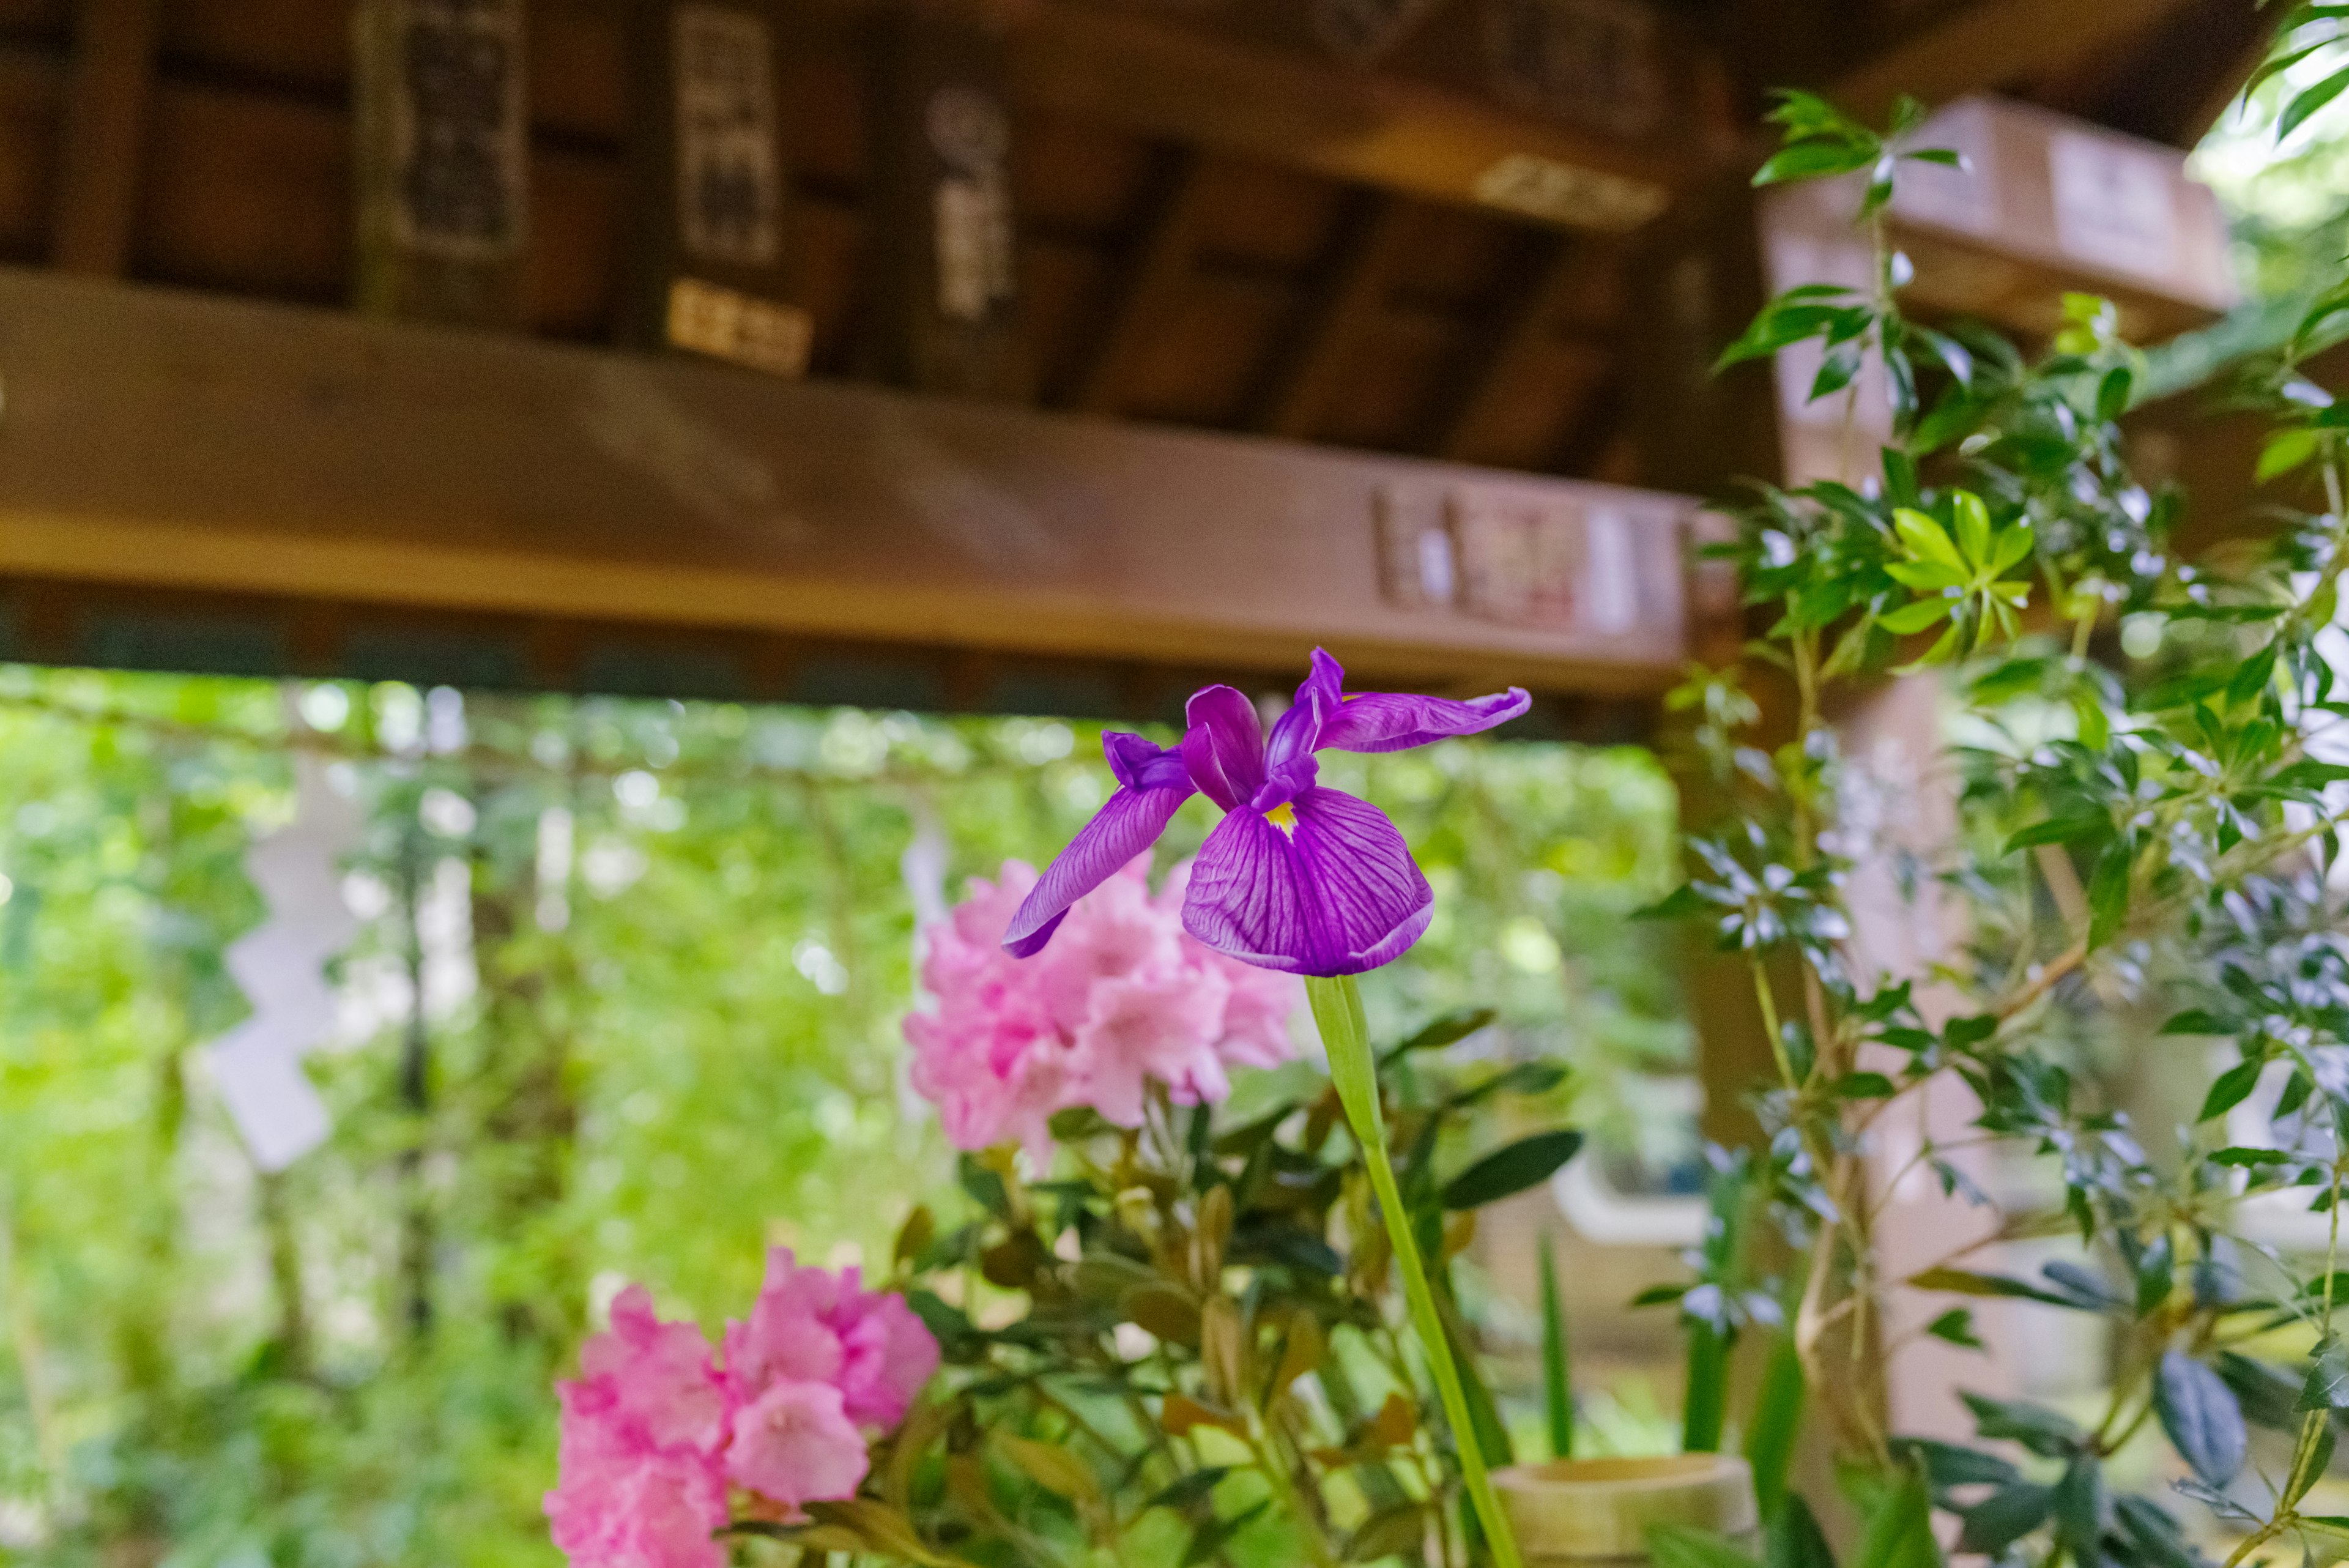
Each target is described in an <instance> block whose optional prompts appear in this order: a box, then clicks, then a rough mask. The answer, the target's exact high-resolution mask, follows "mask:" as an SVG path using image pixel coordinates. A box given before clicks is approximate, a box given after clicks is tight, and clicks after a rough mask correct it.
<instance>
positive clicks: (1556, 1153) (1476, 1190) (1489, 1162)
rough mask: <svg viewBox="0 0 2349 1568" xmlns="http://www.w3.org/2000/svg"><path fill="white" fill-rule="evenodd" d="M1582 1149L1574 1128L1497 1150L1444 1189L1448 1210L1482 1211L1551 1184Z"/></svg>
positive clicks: (1529, 1138)
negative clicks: (1537, 1187) (1559, 1168)
mask: <svg viewBox="0 0 2349 1568" xmlns="http://www.w3.org/2000/svg"><path fill="white" fill-rule="evenodd" d="M1580 1147H1582V1135H1581V1134H1580V1133H1579V1132H1577V1131H1575V1130H1574V1129H1572V1128H1570V1127H1558V1128H1556V1129H1553V1130H1552V1131H1549V1132H1545V1133H1536V1134H1534V1136H1533V1137H1527V1138H1520V1139H1518V1140H1517V1141H1516V1143H1513V1144H1510V1145H1508V1146H1507V1147H1504V1148H1498V1149H1495V1150H1494V1151H1493V1152H1492V1153H1491V1154H1488V1155H1486V1156H1485V1158H1482V1159H1480V1160H1478V1161H1477V1162H1476V1163H1475V1164H1474V1165H1472V1166H1470V1167H1469V1168H1467V1169H1465V1170H1464V1171H1462V1172H1461V1173H1460V1174H1459V1175H1457V1176H1455V1177H1454V1178H1453V1179H1451V1180H1450V1181H1448V1182H1446V1183H1445V1184H1444V1194H1443V1197H1444V1207H1445V1208H1446V1209H1479V1208H1482V1207H1483V1206H1484V1205H1485V1204H1487V1203H1492V1202H1495V1201H1497V1200H1499V1199H1504V1198H1506V1197H1508V1196H1510V1195H1511V1194H1512V1193H1517V1192H1523V1191H1524V1190H1525V1189H1526V1188H1528V1187H1533V1186H1536V1185H1537V1184H1539V1183H1541V1182H1544V1181H1547V1180H1548V1179H1550V1177H1551V1175H1552V1174H1553V1173H1554V1172H1556V1171H1557V1168H1558V1167H1560V1166H1562V1165H1564V1164H1565V1163H1566V1162H1567V1161H1568V1160H1569V1159H1572V1158H1574V1156H1575V1151H1576V1150H1578V1149H1579V1148H1580Z"/></svg>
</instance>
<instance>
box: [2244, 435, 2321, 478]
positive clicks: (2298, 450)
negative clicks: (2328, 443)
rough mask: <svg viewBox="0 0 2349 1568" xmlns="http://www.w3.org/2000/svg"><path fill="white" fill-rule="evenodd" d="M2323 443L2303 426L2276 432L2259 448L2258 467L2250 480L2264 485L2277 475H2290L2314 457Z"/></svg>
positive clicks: (2319, 437)
mask: <svg viewBox="0 0 2349 1568" xmlns="http://www.w3.org/2000/svg"><path fill="white" fill-rule="evenodd" d="M2322 444H2323V437H2321V436H2319V435H2318V434H2317V433H2316V431H2313V430H2310V429H2308V428H2307V427H2305V426H2295V427H2293V428H2292V429H2289V430H2281V431H2276V432H2275V433H2274V434H2273V435H2271V436H2270V437H2268V439H2267V444H2265V445H2264V446H2262V447H2261V448H2260V462H2259V467H2258V468H2257V469H2256V470H2254V471H2253V472H2252V479H2253V480H2254V482H2256V483H2261V484H2265V483H2267V482H2268V481H2269V480H2271V479H2273V478H2275V477H2277V476H2278V475H2279V474H2285V473H2290V472H2292V470H2293V469H2295V468H2299V467H2301V466H2302V465H2303V464H2305V463H2306V462H2308V461H2309V460H2310V459H2311V458H2313V457H2314V456H2315V455H2316V452H2317V448H2318V447H2319V446H2321V445H2322Z"/></svg>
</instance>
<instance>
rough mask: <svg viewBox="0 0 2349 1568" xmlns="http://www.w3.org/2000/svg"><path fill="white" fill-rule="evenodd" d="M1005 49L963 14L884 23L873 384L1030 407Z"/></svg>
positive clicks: (876, 56)
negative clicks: (1026, 403) (879, 381)
mask: <svg viewBox="0 0 2349 1568" xmlns="http://www.w3.org/2000/svg"><path fill="white" fill-rule="evenodd" d="M1004 42H1005V41H1004V38H1003V36H1002V35H1001V33H1000V32H999V30H998V29H997V28H996V27H994V26H989V25H988V24H987V23H986V22H984V21H981V20H978V19H976V18H974V17H972V16H968V15H967V14H964V13H962V12H960V11H948V10H946V9H943V8H941V9H936V10H933V9H930V8H927V7H918V8H917V7H912V6H908V7H905V8H902V9H898V10H894V11H892V12H890V13H889V14H888V15H886V16H884V17H882V18H879V19H877V21H876V23H875V26H874V31H873V33H872V34H871V36H870V47H871V49H872V55H871V65H872V72H873V75H872V92H871V105H872V112H871V122H870V127H869V135H868V139H867V145H868V146H869V148H870V150H871V153H870V155H871V158H872V170H873V185H872V196H871V205H870V214H871V222H870V224H869V225H868V234H867V243H866V255H867V265H868V266H869V268H870V270H871V272H872V274H873V276H874V321H873V332H872V335H871V339H870V341H869V343H868V346H867V347H868V354H869V365H868V368H869V369H870V370H871V372H872V373H873V374H874V376H875V377H876V378H877V379H882V380H885V381H889V382H892V383H895V385H898V386H903V387H911V388H915V389H919V390H922V391H929V392H948V393H956V394H959V395H962V396H967V397H982V398H1000V399H1004V400H1009V401H1025V400H1027V399H1028V396H1029V392H1030V366H1029V363H1028V358H1027V352H1026V345H1025V343H1024V342H1023V340H1022V337H1021V332H1020V309H1019V233H1018V230H1017V227H1016V225H1015V223H1014V219H1013V213H1012V205H1011V95H1010V89H1009V81H1008V73H1007V70H1006V65H1005V47H1004Z"/></svg>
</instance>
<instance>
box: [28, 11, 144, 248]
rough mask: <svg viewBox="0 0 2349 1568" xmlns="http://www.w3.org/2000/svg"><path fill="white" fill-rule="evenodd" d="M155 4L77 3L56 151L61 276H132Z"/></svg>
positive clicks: (55, 238)
mask: <svg viewBox="0 0 2349 1568" xmlns="http://www.w3.org/2000/svg"><path fill="white" fill-rule="evenodd" d="M157 3H158V0H81V4H80V5H79V7H78V12H77V15H76V16H75V20H74V46H73V63H72V66H71V67H70V72H69V75H68V85H67V97H66V125H65V136H64V139H63V141H62V144H61V147H60V151H59V153H58V164H57V198H56V201H57V206H56V217H55V220H54V224H53V228H52V231H51V234H50V244H49V259H50V261H51V262H52V264H54V265H56V266H57V267H58V268H60V269H61V270H63V271H66V272H74V273H85V274H90V275H98V276H107V277H118V276H120V275H122V273H123V272H124V271H125V270H126V269H127V268H128V266H129V261H130V245H131V240H132V236H133V233H134V226H135V224H136V223H137V222H138V216H139V188H140V174H141V172H142V171H143V170H144V169H145V166H146V154H147V129H148V123H149V118H150V109H151V106H152V100H153V98H154V83H155V46H156V35H157V30H158V29H157V22H158V18H157V15H156V6H157Z"/></svg>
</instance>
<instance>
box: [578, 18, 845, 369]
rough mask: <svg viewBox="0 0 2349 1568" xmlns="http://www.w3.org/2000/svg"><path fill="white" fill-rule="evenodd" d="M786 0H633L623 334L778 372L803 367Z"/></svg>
mask: <svg viewBox="0 0 2349 1568" xmlns="http://www.w3.org/2000/svg"><path fill="white" fill-rule="evenodd" d="M776 12H777V5H776V0H637V4H636V5H634V6H633V8H632V9H631V11H630V14H629V21H630V42H631V46H632V47H631V51H630V52H631V55H632V67H633V68H634V70H635V72H636V83H635V100H636V138H635V149H634V161H635V173H636V213H635V219H636V255H635V265H634V269H633V272H634V275H633V276H632V277H631V279H630V296H631V297H630V299H629V304H628V310H627V312H626V326H625V329H624V337H626V340H627V341H629V342H630V343H633V344H635V345H636V346H638V347H641V348H657V347H667V348H683V349H688V350H690V351H692V352H694V353H698V354H707V355H709V356H711V357H713V358H719V359H730V360H732V361H734V362H735V363H737V364H741V365H748V366H750V367H751V368H753V369H761V370H767V371H771V372H772V373H774V374H777V375H783V376H796V375H799V374H800V373H801V372H802V371H803V370H805V369H807V358H808V349H809V346H810V342H811V337H812V332H813V321H812V318H811V317H810V316H809V315H808V313H807V311H806V310H804V309H802V307H801V306H799V305H798V304H797V303H796V299H797V295H798V280H797V277H796V274H795V268H794V265H793V264H794V261H795V258H794V256H793V255H792V245H791V231H790V228H789V226H788V223H787V222H786V217H787V213H786V209H787V205H788V202H789V198H790V178H789V171H788V165H787V164H786V162H785V160H784V154H783V140H782V124H781V120H782V117H781V112H780V110H779V109H778V105H777V99H776V91H777V83H778V82H779V80H780V79H781V61H780V58H779V51H778V45H779V43H780V41H781V25H780V18H779V17H778V16H777V15H776Z"/></svg>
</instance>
